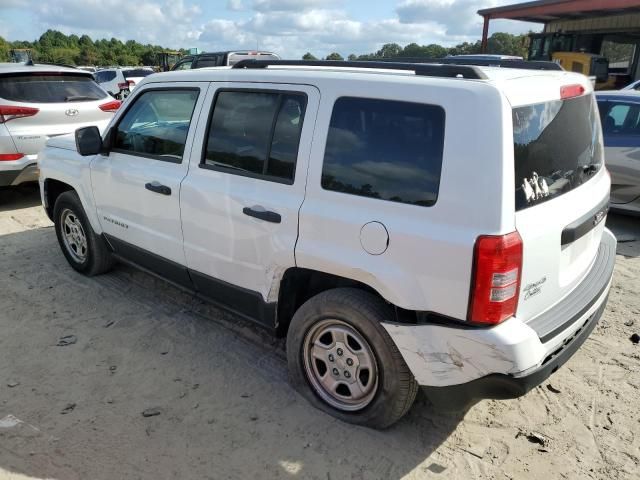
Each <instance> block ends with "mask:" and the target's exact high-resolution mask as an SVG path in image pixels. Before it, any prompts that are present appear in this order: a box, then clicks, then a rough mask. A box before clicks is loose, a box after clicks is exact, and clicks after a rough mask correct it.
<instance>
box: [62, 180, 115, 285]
mask: <svg viewBox="0 0 640 480" xmlns="http://www.w3.org/2000/svg"><path fill="white" fill-rule="evenodd" d="M53 219H54V224H55V229H56V236H57V237H58V243H59V244H60V248H61V249H62V253H63V254H64V256H65V257H66V259H67V261H68V262H69V264H70V265H71V266H72V267H73V268H74V269H76V270H77V271H79V272H81V273H84V274H85V275H90V276H91V275H98V274H100V273H104V272H106V271H107V270H109V269H110V268H111V267H112V265H113V258H112V256H111V252H110V251H109V247H108V246H107V244H106V242H105V241H104V239H103V238H102V237H100V236H99V235H96V233H95V232H94V231H93V228H91V224H90V223H89V220H88V219H87V216H86V214H85V213H84V209H83V208H82V203H81V202H80V198H78V194H77V193H76V192H74V191H67V192H64V193H62V194H60V196H59V197H58V198H57V200H56V203H55V206H54V207H53Z"/></svg>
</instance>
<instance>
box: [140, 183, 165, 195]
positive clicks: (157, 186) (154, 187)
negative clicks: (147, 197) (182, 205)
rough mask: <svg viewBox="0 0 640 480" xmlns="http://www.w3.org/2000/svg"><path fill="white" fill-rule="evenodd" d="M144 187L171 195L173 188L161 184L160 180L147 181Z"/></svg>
mask: <svg viewBox="0 0 640 480" xmlns="http://www.w3.org/2000/svg"><path fill="white" fill-rule="evenodd" d="M144 188H146V189H147V190H151V191H152V192H156V193H160V194H161V195H171V188H169V187H167V186H166V185H161V184H159V183H158V182H150V183H147V184H146V185H145V186H144Z"/></svg>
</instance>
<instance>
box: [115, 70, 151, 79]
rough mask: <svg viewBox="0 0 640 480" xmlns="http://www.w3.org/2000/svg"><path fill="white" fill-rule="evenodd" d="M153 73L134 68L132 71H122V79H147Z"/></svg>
mask: <svg viewBox="0 0 640 480" xmlns="http://www.w3.org/2000/svg"><path fill="white" fill-rule="evenodd" d="M152 73H153V70H147V69H144V68H136V69H133V70H123V71H122V74H123V75H124V78H137V77H147V76H149V75H151V74H152Z"/></svg>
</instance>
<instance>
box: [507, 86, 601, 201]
mask: <svg viewBox="0 0 640 480" xmlns="http://www.w3.org/2000/svg"><path fill="white" fill-rule="evenodd" d="M513 147H514V157H515V191H516V210H522V209H524V208H528V207H531V206H533V205H537V204H539V203H542V202H545V201H548V200H551V199H552V198H555V197H557V196H559V195H562V194H564V193H566V192H569V191H571V190H573V189H574V188H577V187H579V186H580V185H582V184H583V183H585V182H586V181H588V180H589V179H590V178H591V177H593V175H594V174H595V173H596V172H597V171H598V170H600V167H601V166H602V164H603V147H602V131H601V127H600V118H599V116H598V110H597V107H596V103H595V100H594V98H593V95H584V96H581V97H576V98H571V99H568V100H554V101H551V102H546V103H539V104H535V105H528V106H525V107H518V108H514V109H513Z"/></svg>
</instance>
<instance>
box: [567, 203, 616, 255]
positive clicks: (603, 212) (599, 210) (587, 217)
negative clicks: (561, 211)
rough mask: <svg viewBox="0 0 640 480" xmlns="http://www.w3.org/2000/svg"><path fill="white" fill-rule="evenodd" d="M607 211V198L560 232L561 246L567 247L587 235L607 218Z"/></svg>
mask: <svg viewBox="0 0 640 480" xmlns="http://www.w3.org/2000/svg"><path fill="white" fill-rule="evenodd" d="M608 211H609V197H607V198H605V199H604V201H602V202H600V204H599V205H598V206H597V207H596V208H594V209H593V210H591V211H590V212H589V213H586V214H584V215H583V216H582V217H580V218H579V219H578V220H576V221H575V222H573V223H570V224H569V225H567V226H566V227H565V228H564V230H562V236H561V237H560V243H561V244H562V246H563V247H564V246H565V245H569V244H570V243H573V242H575V241H576V240H578V239H579V238H580V237H582V236H584V235H586V234H587V233H589V232H590V231H591V230H592V229H593V228H595V227H596V226H597V225H598V224H599V223H600V222H602V221H603V220H604V219H605V218H607V212H608Z"/></svg>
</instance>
